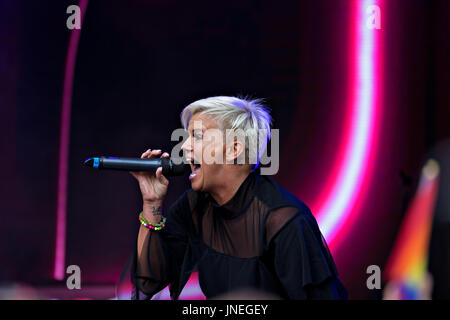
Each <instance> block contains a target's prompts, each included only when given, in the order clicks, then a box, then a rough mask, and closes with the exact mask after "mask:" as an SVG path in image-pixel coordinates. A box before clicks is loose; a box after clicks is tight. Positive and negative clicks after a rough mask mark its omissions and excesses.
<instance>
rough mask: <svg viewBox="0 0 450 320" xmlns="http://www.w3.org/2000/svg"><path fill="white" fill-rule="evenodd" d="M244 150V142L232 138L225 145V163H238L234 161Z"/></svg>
mask: <svg viewBox="0 0 450 320" xmlns="http://www.w3.org/2000/svg"><path fill="white" fill-rule="evenodd" d="M244 151H245V146H244V144H243V143H242V142H241V141H239V140H234V141H232V142H230V143H229V144H228V145H227V146H226V150H225V156H226V161H227V163H239V162H238V161H236V160H237V159H238V158H239V156H240V155H241V154H243V152H244Z"/></svg>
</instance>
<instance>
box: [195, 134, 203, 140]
mask: <svg viewBox="0 0 450 320" xmlns="http://www.w3.org/2000/svg"><path fill="white" fill-rule="evenodd" d="M194 139H195V140H201V139H202V136H201V135H200V134H197V133H195V134H194Z"/></svg>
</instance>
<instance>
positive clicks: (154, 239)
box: [119, 193, 190, 300]
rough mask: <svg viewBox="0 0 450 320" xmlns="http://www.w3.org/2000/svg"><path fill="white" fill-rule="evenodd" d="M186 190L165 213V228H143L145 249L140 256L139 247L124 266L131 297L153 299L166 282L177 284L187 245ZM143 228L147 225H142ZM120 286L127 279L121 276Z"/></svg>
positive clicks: (167, 283)
mask: <svg viewBox="0 0 450 320" xmlns="http://www.w3.org/2000/svg"><path fill="white" fill-rule="evenodd" d="M189 212H190V210H189V202H188V201H187V197H186V193H185V194H184V195H183V196H182V197H180V198H179V199H178V200H177V201H176V202H175V203H174V204H173V205H172V206H171V207H170V209H169V210H168V212H167V214H165V216H166V218H167V221H166V226H165V228H164V229H162V230H159V231H153V230H148V229H146V228H145V229H144V230H141V231H143V232H144V233H143V234H144V239H143V242H142V251H141V255H140V257H139V259H138V256H137V246H138V245H139V241H137V242H136V246H135V248H134V250H133V254H132V256H131V258H130V261H129V262H128V263H127V266H126V267H125V268H126V269H128V271H125V272H123V273H122V275H124V274H125V273H127V272H129V277H130V278H129V280H130V282H131V284H132V295H131V298H132V299H138V300H144V299H151V298H152V296H154V295H155V294H156V293H158V292H159V291H161V290H162V289H164V288H165V287H166V286H167V285H169V284H170V285H172V284H173V283H176V282H177V281H178V279H179V275H180V268H181V265H182V262H183V258H184V254H185V251H186V247H187V230H186V226H187V223H186V221H185V220H186V214H187V213H189ZM140 228H144V227H143V226H141V227H140ZM121 278H122V279H121V281H120V283H119V285H122V287H123V282H124V281H126V279H125V278H126V276H125V277H124V276H122V277H121Z"/></svg>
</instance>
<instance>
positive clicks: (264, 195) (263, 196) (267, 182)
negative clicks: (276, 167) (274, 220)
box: [256, 174, 310, 212]
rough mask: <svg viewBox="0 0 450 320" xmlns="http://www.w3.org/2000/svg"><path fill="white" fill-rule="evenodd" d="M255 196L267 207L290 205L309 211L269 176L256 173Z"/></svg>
mask: <svg viewBox="0 0 450 320" xmlns="http://www.w3.org/2000/svg"><path fill="white" fill-rule="evenodd" d="M256 179H257V190H256V195H257V197H258V198H259V199H260V200H261V201H262V202H263V203H264V204H266V205H267V206H268V207H269V208H277V207H282V206H292V207H296V208H298V209H299V210H302V211H305V212H310V210H309V208H308V206H307V205H306V204H305V203H304V202H303V201H301V200H300V199H299V198H297V197H296V196H295V195H294V194H292V193H291V192H289V191H287V190H286V189H284V188H283V187H282V186H280V185H279V184H278V183H277V182H276V181H275V180H274V179H272V178H271V177H269V176H265V175H264V176H263V175H259V174H258V175H257V176H256Z"/></svg>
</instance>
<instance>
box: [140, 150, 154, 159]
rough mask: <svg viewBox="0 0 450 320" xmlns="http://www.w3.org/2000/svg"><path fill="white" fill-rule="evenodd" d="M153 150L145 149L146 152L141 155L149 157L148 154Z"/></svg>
mask: <svg viewBox="0 0 450 320" xmlns="http://www.w3.org/2000/svg"><path fill="white" fill-rule="evenodd" d="M151 151H152V149H148V150H147V151H145V152H144V153H143V154H142V155H141V158H142V159H144V158H147V155H148V154H149V153H150V152H151Z"/></svg>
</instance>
